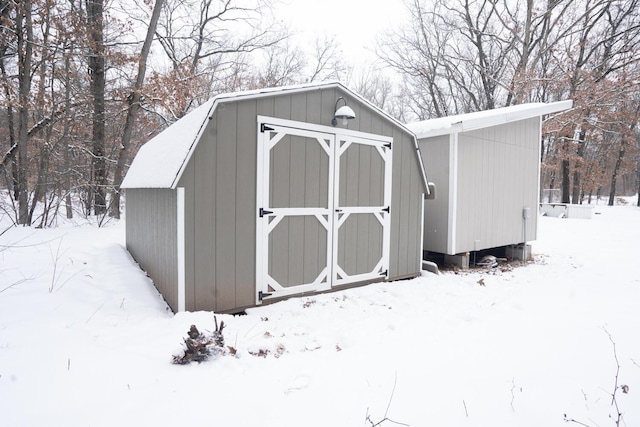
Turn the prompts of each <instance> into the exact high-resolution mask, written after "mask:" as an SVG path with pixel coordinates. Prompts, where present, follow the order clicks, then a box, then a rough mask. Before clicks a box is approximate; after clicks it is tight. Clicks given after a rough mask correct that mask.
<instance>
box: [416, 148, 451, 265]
mask: <svg viewBox="0 0 640 427" xmlns="http://www.w3.org/2000/svg"><path fill="white" fill-rule="evenodd" d="M420 149H421V151H422V156H423V157H422V158H423V161H424V164H425V169H426V170H427V171H428V172H429V180H430V181H432V182H433V183H435V185H436V195H437V197H436V198H435V199H434V200H425V202H424V246H425V247H424V249H425V250H426V251H432V252H440V253H446V252H447V236H448V230H449V220H448V218H449V197H451V190H450V189H449V173H450V171H449V136H448V135H444V136H437V137H432V138H424V139H421V140H420Z"/></svg>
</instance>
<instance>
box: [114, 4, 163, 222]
mask: <svg viewBox="0 0 640 427" xmlns="http://www.w3.org/2000/svg"><path fill="white" fill-rule="evenodd" d="M163 3H164V0H156V1H155V4H154V6H153V11H152V13H151V20H150V22H149V26H148V27H147V35H146V37H145V40H144V43H143V45H142V50H141V52H140V56H139V58H138V73H137V75H136V80H135V83H134V85H133V89H132V91H131V92H130V93H129V95H128V96H127V116H126V119H125V124H124V129H123V132H122V138H121V140H120V145H119V147H118V157H117V161H116V169H115V172H114V178H113V187H114V189H113V199H112V201H111V209H110V215H111V216H112V217H114V218H118V219H119V218H120V184H122V179H123V172H124V169H125V166H126V165H125V163H126V161H127V158H128V152H129V146H130V143H131V135H132V133H133V128H134V126H135V122H136V117H137V115H138V112H139V111H140V102H141V100H142V86H143V83H144V79H145V76H146V72H147V60H148V57H149V52H150V51H151V43H152V42H153V36H154V34H155V31H156V26H157V24H158V20H159V18H160V11H161V10H162V4H163Z"/></svg>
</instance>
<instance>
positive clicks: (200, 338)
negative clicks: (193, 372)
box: [173, 316, 235, 365]
mask: <svg viewBox="0 0 640 427" xmlns="http://www.w3.org/2000/svg"><path fill="white" fill-rule="evenodd" d="M213 319H214V321H215V324H216V329H215V330H214V331H213V333H212V334H211V335H205V334H203V333H201V332H200V331H199V330H198V328H197V327H196V325H191V328H189V331H187V338H185V339H184V347H185V348H184V351H183V354H182V355H174V356H173V363H175V364H177V365H186V364H188V363H191V362H198V363H199V362H203V361H205V360H207V359H208V358H209V356H214V357H216V356H218V355H223V356H224V355H226V354H227V353H231V354H235V349H234V348H233V347H228V348H227V347H225V345H224V335H222V330H223V329H224V322H220V326H218V319H217V318H216V317H215V316H214V317H213Z"/></svg>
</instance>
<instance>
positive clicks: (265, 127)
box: [260, 123, 273, 133]
mask: <svg viewBox="0 0 640 427" xmlns="http://www.w3.org/2000/svg"><path fill="white" fill-rule="evenodd" d="M269 130H273V128H271V127H269V126H267V125H266V124H265V123H260V132H261V133H265V132H266V131H269Z"/></svg>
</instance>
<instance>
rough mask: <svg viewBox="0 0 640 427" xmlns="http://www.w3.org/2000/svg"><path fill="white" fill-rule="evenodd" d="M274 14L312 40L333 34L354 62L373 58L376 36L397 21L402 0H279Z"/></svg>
mask: <svg viewBox="0 0 640 427" xmlns="http://www.w3.org/2000/svg"><path fill="white" fill-rule="evenodd" d="M277 10H278V13H277V16H278V17H279V18H280V19H282V20H283V21H284V22H286V23H288V24H289V27H290V28H291V29H292V30H294V31H299V32H300V33H301V37H303V39H304V40H305V41H307V42H309V43H313V41H314V40H315V38H316V37H317V36H319V35H323V34H326V35H329V36H332V35H335V36H336V40H338V41H339V43H340V45H341V46H342V49H343V52H344V56H345V58H346V59H348V60H349V61H350V62H352V63H354V64H356V63H361V62H370V61H372V60H373V59H374V57H375V55H374V54H373V51H374V49H375V43H376V36H378V35H381V34H382V33H383V32H385V31H386V30H388V29H390V28H391V27H392V26H395V25H397V24H398V23H399V22H401V19H402V16H403V14H404V13H405V6H404V4H403V1H402V0H282V4H281V5H280V6H279V7H278V8H277Z"/></svg>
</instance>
